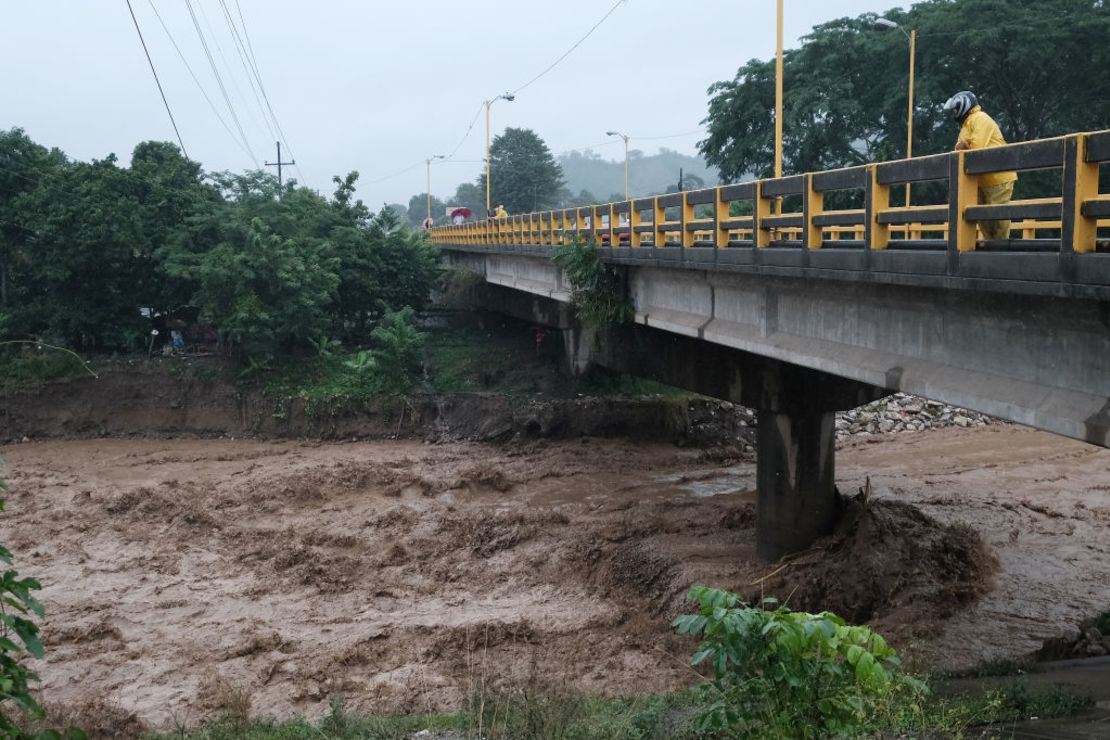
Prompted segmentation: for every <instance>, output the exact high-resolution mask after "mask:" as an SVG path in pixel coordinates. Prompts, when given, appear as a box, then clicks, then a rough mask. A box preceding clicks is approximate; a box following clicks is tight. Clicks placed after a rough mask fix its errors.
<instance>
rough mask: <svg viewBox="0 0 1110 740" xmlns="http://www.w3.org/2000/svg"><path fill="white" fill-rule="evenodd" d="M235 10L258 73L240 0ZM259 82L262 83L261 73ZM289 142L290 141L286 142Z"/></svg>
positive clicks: (236, 1) (237, 1)
mask: <svg viewBox="0 0 1110 740" xmlns="http://www.w3.org/2000/svg"><path fill="white" fill-rule="evenodd" d="M235 10H237V11H238V12H239V25H241V26H242V27H243V36H244V37H245V38H246V39H247V49H248V51H250V57H251V64H252V65H254V71H255V73H256V74H257V73H258V57H256V56H255V55H254V44H252V43H251V35H250V33H249V32H248V31H247V19H246V18H244V17H243V6H242V5H240V4H239V0H235ZM258 84H259V85H261V84H262V79H261V75H259V80H258ZM286 143H287V144H288V142H286Z"/></svg>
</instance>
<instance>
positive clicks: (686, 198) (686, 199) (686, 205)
mask: <svg viewBox="0 0 1110 740" xmlns="http://www.w3.org/2000/svg"><path fill="white" fill-rule="evenodd" d="M680 197H681V198H682V204H681V206H680V207H679V228H680V229H681V231H679V232H678V233H679V234H680V235H681V238H680V241H679V243H680V244H682V246H683V247H692V246H694V232H693V231H691V230H690V229H689V228H688V225H689V224H691V223H692V222H693V221H694V206H693V204H692V203H690V193H688V192H684V193H681V194H680Z"/></svg>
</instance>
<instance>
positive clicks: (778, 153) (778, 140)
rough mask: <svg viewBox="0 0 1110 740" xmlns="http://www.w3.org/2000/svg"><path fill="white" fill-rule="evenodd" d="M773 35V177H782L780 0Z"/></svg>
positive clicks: (779, 0) (780, 0)
mask: <svg viewBox="0 0 1110 740" xmlns="http://www.w3.org/2000/svg"><path fill="white" fill-rule="evenodd" d="M775 36H776V44H775V177H782V0H778V27H777V31H776V34H775ZM779 202H780V203H781V201H779Z"/></svg>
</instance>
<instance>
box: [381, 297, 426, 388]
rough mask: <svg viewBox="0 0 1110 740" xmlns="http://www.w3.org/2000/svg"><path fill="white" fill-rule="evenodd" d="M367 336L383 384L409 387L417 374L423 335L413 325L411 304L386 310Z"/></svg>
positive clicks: (385, 386)
mask: <svg viewBox="0 0 1110 740" xmlns="http://www.w3.org/2000/svg"><path fill="white" fill-rule="evenodd" d="M370 336H371V337H372V338H373V339H374V345H375V346H374V350H373V353H372V354H371V356H372V358H373V360H374V363H375V368H376V370H377V373H378V377H379V378H380V379H381V381H380V382H381V384H382V388H383V389H384V390H391V391H394V392H404V391H407V390H409V389H410V388H411V387H412V386H413V385H414V384H415V382H416V378H417V377H419V373H420V368H421V362H422V360H423V357H424V335H423V334H421V333H420V331H419V330H417V328H416V312H415V311H413V310H412V308H411V307H410V306H406V307H404V308H402V309H400V310H398V311H386V312H385V315H384V316H383V317H382V322H381V324H379V325H378V326H377V327H375V328H374V331H372V332H371V333H370Z"/></svg>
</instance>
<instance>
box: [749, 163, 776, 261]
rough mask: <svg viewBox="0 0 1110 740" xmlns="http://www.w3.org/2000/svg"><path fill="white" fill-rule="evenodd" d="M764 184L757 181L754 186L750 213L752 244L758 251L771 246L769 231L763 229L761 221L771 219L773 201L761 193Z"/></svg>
mask: <svg viewBox="0 0 1110 740" xmlns="http://www.w3.org/2000/svg"><path fill="white" fill-rule="evenodd" d="M765 182H766V181H765V180H759V181H758V182H756V184H755V208H754V209H753V212H752V243H753V244H755V246H756V247H758V248H760V249H763V248H764V247H769V246H771V230H770V229H765V228H763V220H764V219H767V218H770V217H771V208H772V201H773V199H772V198H770V197H768V196H765V195H764V193H763V187H764V183H765Z"/></svg>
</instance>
